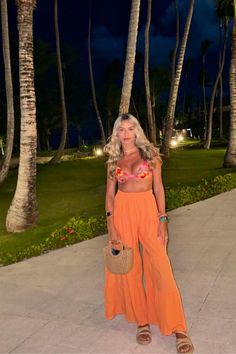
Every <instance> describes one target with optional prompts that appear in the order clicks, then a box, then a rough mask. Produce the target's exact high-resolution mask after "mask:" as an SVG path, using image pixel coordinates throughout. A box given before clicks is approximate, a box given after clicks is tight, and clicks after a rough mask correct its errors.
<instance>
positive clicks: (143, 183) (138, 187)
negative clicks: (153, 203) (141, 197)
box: [118, 172, 152, 193]
mask: <svg viewBox="0 0 236 354" xmlns="http://www.w3.org/2000/svg"><path fill="white" fill-rule="evenodd" d="M151 189H152V173H151V172H150V175H149V176H146V177H145V178H143V179H138V178H135V179H132V180H131V179H130V180H128V181H126V182H125V183H118V190H120V191H122V192H127V193H132V192H147V191H149V190H151Z"/></svg>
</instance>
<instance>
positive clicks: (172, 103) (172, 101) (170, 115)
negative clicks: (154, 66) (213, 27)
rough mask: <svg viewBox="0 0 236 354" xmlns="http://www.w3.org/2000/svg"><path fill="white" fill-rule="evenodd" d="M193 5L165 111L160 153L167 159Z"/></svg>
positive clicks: (190, 9) (192, 0) (190, 8)
mask: <svg viewBox="0 0 236 354" xmlns="http://www.w3.org/2000/svg"><path fill="white" fill-rule="evenodd" d="M194 4H195V0H190V4H189V10H188V16H187V20H186V23H185V28H184V35H183V39H182V43H181V46H180V52H179V57H178V62H177V66H176V73H175V79H174V83H173V90H172V92H170V96H169V102H168V109H167V115H166V124H165V138H164V142H163V146H162V153H163V154H164V156H165V157H167V158H168V157H169V154H170V147H169V145H170V140H171V136H172V130H173V126H174V115H175V108H176V102H177V96H178V90H179V83H180V78H181V73H182V67H183V62H184V56H185V50H186V45H187V40H188V35H189V30H190V26H191V22H192V15H193V8H194Z"/></svg>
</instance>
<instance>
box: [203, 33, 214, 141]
mask: <svg viewBox="0 0 236 354" xmlns="http://www.w3.org/2000/svg"><path fill="white" fill-rule="evenodd" d="M211 44H212V41H211V40H209V39H205V40H203V41H202V43H201V57H202V72H201V84H202V97H203V111H204V137H203V140H204V141H206V138H207V104H206V73H207V72H206V55H207V52H208V50H209V48H210V46H211Z"/></svg>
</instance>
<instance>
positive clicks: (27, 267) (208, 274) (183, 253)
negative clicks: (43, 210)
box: [0, 189, 236, 354]
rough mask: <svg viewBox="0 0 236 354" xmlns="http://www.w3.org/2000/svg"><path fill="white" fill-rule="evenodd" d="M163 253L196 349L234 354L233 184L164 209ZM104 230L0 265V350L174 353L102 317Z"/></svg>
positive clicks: (157, 338)
mask: <svg viewBox="0 0 236 354" xmlns="http://www.w3.org/2000/svg"><path fill="white" fill-rule="evenodd" d="M169 228H170V245H169V255H170V258H171V261H172V265H173V268H174V273H175V277H176V280H177V283H178V286H179V288H180V290H181V294H182V298H183V303H184V307H185V312H186V317H187V322H188V327H189V332H190V334H191V337H192V340H193V342H194V344H195V348H196V349H195V353H199V354H204V353H211V354H219V353H231V354H233V353H234V354H235V353H236V189H234V190H233V191H231V192H227V193H223V194H221V195H219V196H216V197H213V198H211V199H208V200H205V201H202V202H199V203H196V204H193V205H190V206H186V207H182V208H179V209H176V210H175V211H173V212H171V213H170V224H169ZM105 243H106V237H105V236H101V237H97V238H95V239H93V240H90V241H85V242H82V243H80V244H77V245H74V246H71V247H67V248H64V249H60V250H56V251H53V252H50V253H47V254H45V255H42V256H39V257H35V258H32V259H30V260H27V261H24V262H21V263H18V264H14V265H11V266H8V267H4V268H0V353H56V354H59V353H65V354H66V353H109V354H111V353H156V354H158V353H168V354H170V353H175V339H174V336H168V337H164V336H162V335H160V333H159V331H158V329H157V328H156V327H154V326H152V332H153V341H152V343H151V344H150V345H148V346H140V345H138V344H136V342H135V331H136V328H135V326H134V325H132V324H128V323H127V322H126V321H125V320H124V319H123V317H122V316H119V317H117V318H116V319H114V320H112V321H106V320H105V319H104V317H103V259H102V247H103V246H104V245H105Z"/></svg>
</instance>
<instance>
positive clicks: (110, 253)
mask: <svg viewBox="0 0 236 354" xmlns="http://www.w3.org/2000/svg"><path fill="white" fill-rule="evenodd" d="M119 243H120V247H119V250H117V249H114V248H113V247H112V242H109V243H108V245H107V246H106V247H104V248H103V253H104V260H105V266H106V267H107V269H108V270H109V271H110V272H111V273H114V274H127V273H128V272H129V271H130V270H131V269H132V267H133V263H134V252H133V249H132V248H130V247H126V246H125V245H124V244H123V243H122V241H120V240H119Z"/></svg>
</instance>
